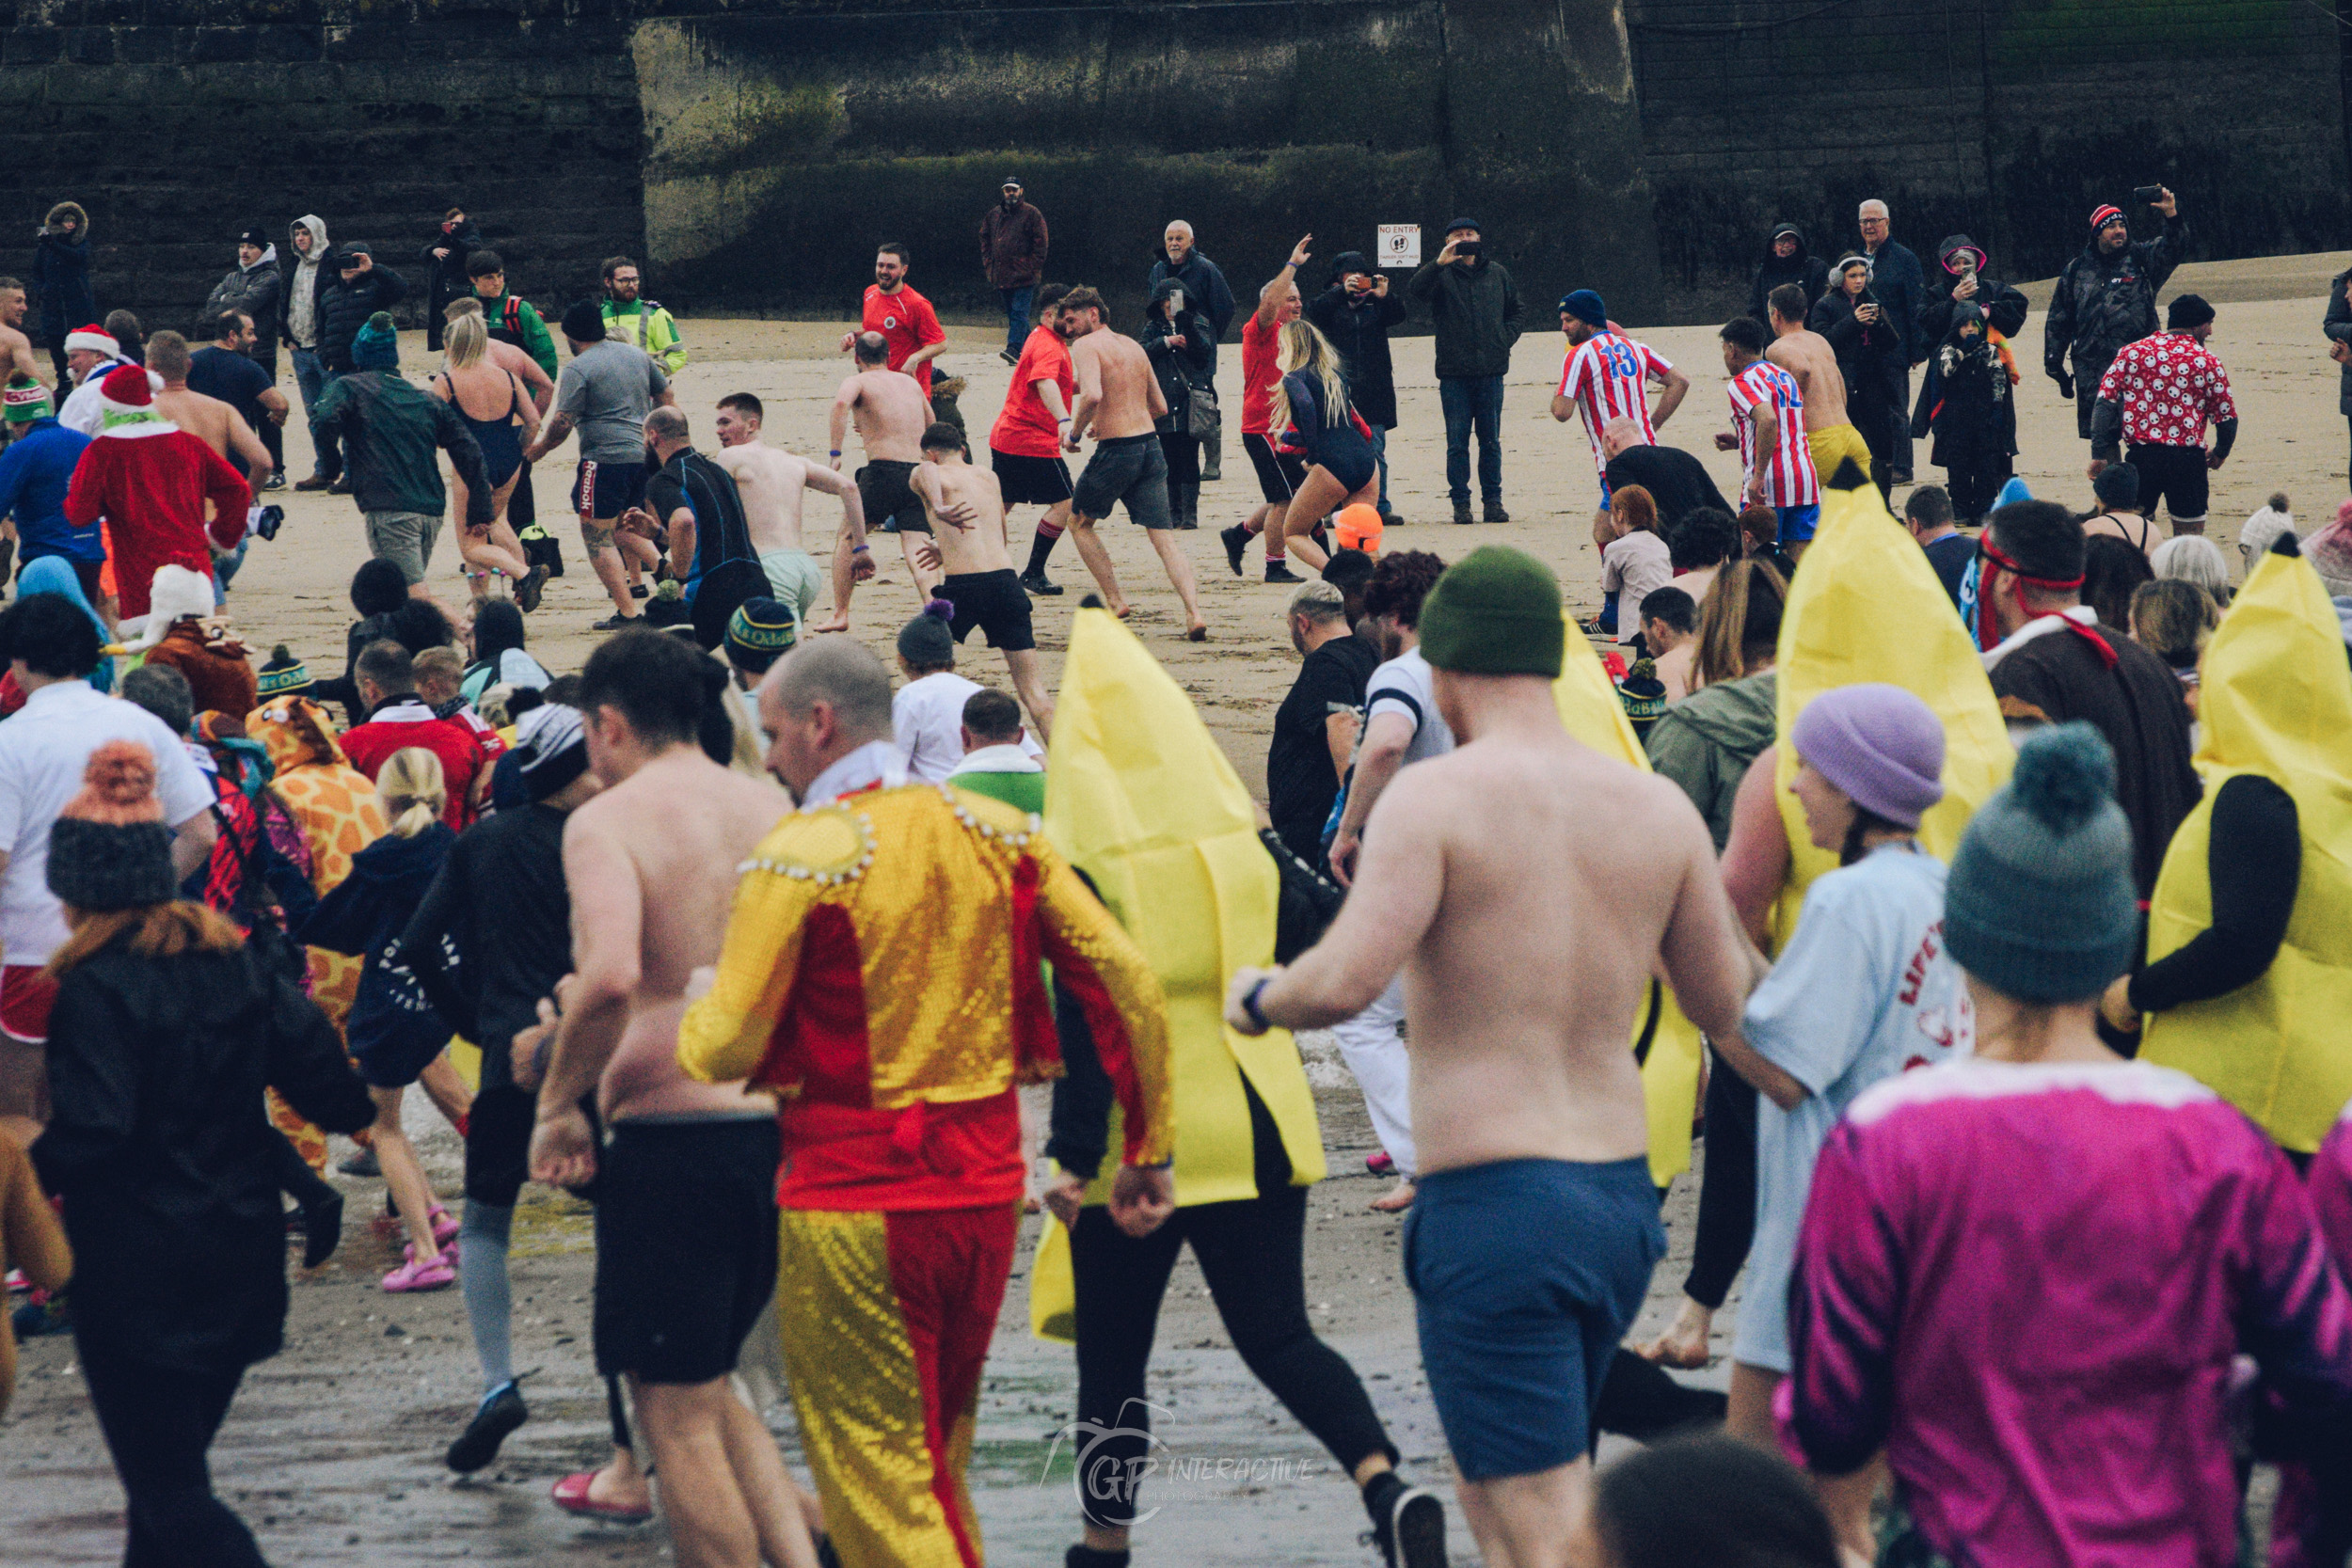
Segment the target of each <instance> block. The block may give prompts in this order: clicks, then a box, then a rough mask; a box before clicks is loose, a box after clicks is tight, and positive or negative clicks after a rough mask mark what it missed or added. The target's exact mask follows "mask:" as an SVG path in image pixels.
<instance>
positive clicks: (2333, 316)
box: [2319, 272, 2352, 415]
mask: <svg viewBox="0 0 2352 1568" xmlns="http://www.w3.org/2000/svg"><path fill="white" fill-rule="evenodd" d="M2346 284H2352V272H2340V273H2338V274H2336V278H2335V281H2334V282H2332V283H2330V284H2328V314H2327V315H2326V316H2324V317H2323V318H2321V320H2320V324H2319V329H2320V331H2322V332H2323V333H2325V334H2327V337H2328V341H2329V342H2335V343H2352V300H2347V299H2346V298H2344V286H2345V285H2346ZM2336 411H2337V412H2338V413H2340V414H2344V415H2352V360H2347V361H2346V362H2345V364H2344V373H2343V374H2342V375H2340V376H2338V377H2337V378H2336Z"/></svg>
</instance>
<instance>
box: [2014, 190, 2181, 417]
mask: <svg viewBox="0 0 2352 1568" xmlns="http://www.w3.org/2000/svg"><path fill="white" fill-rule="evenodd" d="M2132 197H2133V199H2135V200H2137V201H2144V202H2146V203H2148V204H2149V205H2150V206H2152V207H2153V208H2154V209H2155V210H2156V211H2157V212H2159V213H2161V214H2164V232H2163V233H2161V234H2159V235H2157V236H2156V237H2155V238H2154V239H2153V240H2137V241H2135V240H2134V239H2133V238H2132V231H2131V224H2130V221H2129V220H2128V219H2126V218H2125V217H2124V215H2123V210H2122V208H2120V207H2115V206H2106V205H2103V206H2101V207H2100V208H2099V210H2098V211H2097V212H2094V213H2092V214H2090V243H2089V244H2088V245H2084V246H2083V250H2082V254H2081V255H2079V256H2077V257H2075V258H2074V260H2073V261H2069V262H2067V263H2066V270H2065V271H2064V272H2062V273H2060V274H2058V292H2057V293H2054V294H2052V295H2051V296H2050V315H2049V319H2048V320H2047V321H2046V322H2045V323H2043V325H2042V332H2043V337H2042V371H2043V372H2044V373H2045V374H2047V375H2048V376H2049V377H2050V379H2051V380H2053V381H2055V382H2057V383H2058V396H2060V397H2066V398H2073V399H2074V422H2075V430H2076V433H2077V434H2078V435H2080V436H2082V438H2083V439H2084V440H2086V441H2088V440H2090V425H2091V418H2092V409H2093V408H2094V407H2095V405H2096V404H2097V403H2098V401H2099V378H2100V377H2101V376H2104V375H2106V373H2107V367H2108V366H2109V365H2112V364H2113V363H2115V356H2117V355H2119V354H2121V353H2122V352H2123V345H2124V344H2126V343H2131V342H2137V341H2139V340H2140V339H2142V338H2145V337H2147V336H2148V335H2149V334H2150V333H2152V332H2153V331H2155V330H2156V293H2157V292H2158V291H2159V290H2161V289H2162V288H2163V287H2164V284H2165V279H2167V278H2169V277H2171V276H2172V269H2173V268H2175V267H2177V266H2179V265H2180V264H2181V258H2182V256H2183V255H2184V254H2185V252H2186V251H2187V249H2188V225H2187V224H2185V223H2184V222H2182V221H2181V214H2180V202H2179V200H2178V198H2175V197H2174V196H2173V194H2172V193H2171V192H2170V191H2169V190H2167V189H2165V188H2164V187H2163V186H2162V185H2142V186H2140V187H2139V188H2138V189H2137V190H2136V191H2134V192H2132ZM2070 348H2071V349H2072V350H2074V372H2073V373H2072V374H2071V375H2070V374H2069V373H2068V372H2067V366H2066V355H2067V350H2069V349H2070Z"/></svg>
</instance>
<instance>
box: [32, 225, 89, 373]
mask: <svg viewBox="0 0 2352 1568" xmlns="http://www.w3.org/2000/svg"><path fill="white" fill-rule="evenodd" d="M33 293H36V294H38V295H40V335H41V337H42V339H43V340H45V341H47V342H48V344H49V357H50V359H51V360H52V361H53V362H55V364H56V367H57V386H58V387H59V388H61V390H60V391H59V393H58V395H59V396H61V397H62V396H63V395H64V393H63V391H62V388H64V387H65V386H66V384H67V377H66V363H65V335H66V334H67V333H68V332H71V331H72V330H73V328H74V325H76V324H77V323H80V322H94V321H96V320H97V319H98V300H97V298H96V297H95V296H94V295H92V294H91V293H90V286H89V214H87V213H85V212H84V211H82V205H81V203H80V202H78V201H60V202H58V203H57V204H56V206H55V207H52V208H50V209H49V216H48V217H47V218H45V219H43V220H42V222H41V226H40V232H38V233H37V234H35V235H34V236H33Z"/></svg>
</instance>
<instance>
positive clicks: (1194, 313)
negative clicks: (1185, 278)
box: [1138, 277, 1216, 435]
mask: <svg viewBox="0 0 2352 1568" xmlns="http://www.w3.org/2000/svg"><path fill="white" fill-rule="evenodd" d="M1179 291H1182V292H1183V293H1184V309H1181V310H1179V311H1177V312H1176V319H1175V320H1174V321H1173V322H1171V321H1169V320H1168V313H1167V312H1166V311H1165V310H1163V309H1161V306H1162V305H1163V303H1164V302H1165V301H1166V300H1167V299H1168V295H1170V294H1172V293H1178V292H1179ZM1199 306H1200V301H1198V300H1196V299H1195V298H1194V297H1193V294H1192V291H1191V290H1190V289H1188V288H1186V287H1185V286H1184V284H1183V283H1182V282H1180V281H1178V280H1177V279H1176V278H1173V277H1169V278H1165V279H1163V280H1162V281H1161V283H1160V285H1159V286H1158V287H1157V288H1155V289H1153V290H1152V309H1151V311H1150V312H1149V313H1148V314H1147V315H1145V317H1144V318H1143V331H1142V332H1141V333H1140V334H1139V335H1138V341H1140V342H1141V343H1142V344H1143V352H1144V353H1145V354H1147V355H1149V356H1151V358H1152V374H1153V375H1155V376H1157V377H1158V378H1159V383H1160V396H1162V397H1164V398H1166V399H1167V400H1168V412H1167V413H1166V414H1164V415H1162V416H1161V417H1160V418H1159V419H1158V420H1155V421H1154V422H1153V428H1154V429H1156V430H1158V431H1160V432H1161V433H1162V434H1164V435H1182V434H1184V420H1185V416H1186V414H1187V413H1188V412H1189V411H1190V409H1191V407H1192V389H1193V388H1195V387H1197V386H1198V387H1205V386H1207V385H1208V384H1209V377H1210V376H1211V375H1213V374H1215V373H1216V326H1215V325H1214V324H1212V323H1211V322H1210V320H1209V316H1208V312H1207V311H1205V310H1202V309H1199ZM1171 338H1182V339H1183V340H1184V346H1183V347H1182V348H1178V347H1176V346H1175V345H1174V344H1172V343H1170V342H1169V341H1168V340H1169V339H1171Z"/></svg>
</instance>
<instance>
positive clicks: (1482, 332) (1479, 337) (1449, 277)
mask: <svg viewBox="0 0 2352 1568" xmlns="http://www.w3.org/2000/svg"><path fill="white" fill-rule="evenodd" d="M1484 234H1485V231H1484V230H1481V229H1480V228H1479V226H1478V220H1477V219H1476V218H1455V219H1454V221H1453V222H1452V223H1449V224H1447V225H1446V226H1445V248H1444V249H1443V250H1440V251H1438V254H1437V255H1436V256H1435V257H1433V258H1431V259H1430V260H1429V261H1424V262H1422V265H1421V270H1420V271H1418V272H1416V273H1414V274H1413V276H1412V277H1411V278H1410V279H1409V280H1408V281H1407V282H1406V285H1405V292H1406V294H1408V295H1409V296H1411V297H1412V298H1414V299H1417V300H1420V301H1421V302H1422V304H1424V305H1426V306H1428V307H1429V313H1430V315H1431V316H1432V317H1433V318H1434V319H1435V320H1436V322H1437V326H1438V356H1437V357H1438V363H1437V370H1438V404H1439V405H1440V406H1441V407H1442V408H1443V409H1444V410H1445V485H1446V494H1447V495H1448V496H1449V497H1450V498H1452V499H1453V501H1454V521H1455V522H1457V523H1467V522H1469V521H1470V432H1471V430H1472V429H1473V428H1475V429H1476V430H1477V432H1478V489H1479V493H1480V499H1483V500H1484V501H1485V502H1486V507H1485V511H1484V513H1483V515H1484V516H1485V518H1486V521H1487V522H1490V523H1507V522H1509V521H1510V520H1511V515H1510V514H1509V513H1508V512H1505V511H1504V510H1502V378H1503V376H1504V375H1505V374H1506V373H1508V372H1509V371H1510V369H1511V345H1512V344H1513V343H1516V342H1518V341H1519V292H1518V285H1516V284H1514V283H1513V282H1512V281H1511V275H1510V273H1508V272H1507V271H1505V270H1504V269H1503V266H1502V263H1501V262H1500V261H1495V260H1494V259H1492V258H1491V257H1489V256H1488V255H1487V254H1486V240H1485V237H1484Z"/></svg>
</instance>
